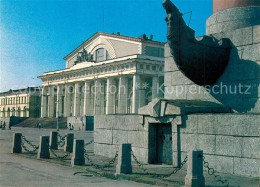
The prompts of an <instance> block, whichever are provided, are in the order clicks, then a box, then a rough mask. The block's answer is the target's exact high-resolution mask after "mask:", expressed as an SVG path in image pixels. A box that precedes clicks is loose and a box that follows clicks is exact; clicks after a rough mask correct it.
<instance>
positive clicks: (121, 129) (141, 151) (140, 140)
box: [94, 115, 148, 162]
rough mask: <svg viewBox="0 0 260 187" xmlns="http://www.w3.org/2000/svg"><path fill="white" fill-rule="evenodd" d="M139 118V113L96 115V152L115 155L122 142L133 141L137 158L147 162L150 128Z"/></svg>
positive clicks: (109, 155)
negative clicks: (140, 122)
mask: <svg viewBox="0 0 260 187" xmlns="http://www.w3.org/2000/svg"><path fill="white" fill-rule="evenodd" d="M138 120H139V116H138V115H97V116H95V119H94V123H95V128H94V153H95V154H97V155H103V156H108V157H114V156H115V153H116V151H117V150H118V148H119V145H120V144H122V143H131V144H132V149H133V152H134V154H135V155H136V156H137V158H138V159H140V161H142V162H147V159H148V130H146V129H145V128H144V127H143V126H142V125H141V124H139V122H138Z"/></svg>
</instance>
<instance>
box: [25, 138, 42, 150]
mask: <svg viewBox="0 0 260 187" xmlns="http://www.w3.org/2000/svg"><path fill="white" fill-rule="evenodd" d="M23 141H25V142H26V143H27V144H28V145H29V146H31V147H32V148H33V150H30V149H29V148H27V147H26V146H25V144H24V142H23ZM22 147H23V149H24V150H25V151H26V152H28V153H35V152H36V151H37V149H39V146H36V145H34V144H33V143H31V142H30V141H29V140H27V139H26V138H25V136H22Z"/></svg>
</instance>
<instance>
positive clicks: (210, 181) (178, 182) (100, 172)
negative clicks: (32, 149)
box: [0, 128, 260, 187]
mask: <svg viewBox="0 0 260 187" xmlns="http://www.w3.org/2000/svg"><path fill="white" fill-rule="evenodd" d="M13 132H22V133H23V135H24V136H25V137H26V138H27V139H29V140H30V141H32V142H33V143H34V144H36V145H38V142H39V136H40V135H48V134H49V132H50V130H47V129H40V130H39V129H31V128H13V129H12V130H11V131H9V130H6V131H1V130H0V147H1V149H0V154H1V153H2V151H3V150H4V151H3V152H4V153H6V152H10V149H11V142H12V133H13ZM66 132H68V130H61V131H60V132H59V133H60V134H61V135H64V134H65V133H66ZM70 132H73V133H74V134H75V138H78V139H84V140H85V143H86V142H90V141H91V140H93V132H82V131H81V132H79V131H70ZM86 150H87V153H88V154H89V155H90V158H91V160H93V162H94V163H95V164H99V165H104V164H107V163H108V162H109V161H110V160H111V158H106V157H102V156H97V155H94V154H93V143H92V144H89V145H87V146H86ZM56 153H57V155H58V156H63V155H65V153H64V151H63V150H61V149H60V150H58V151H56ZM10 155H11V154H9V155H8V156H9V157H10ZM11 157H12V158H16V159H17V160H18V161H19V159H21V160H23V159H26V160H27V162H29V161H28V159H31V161H32V162H35V163H37V164H38V165H42V167H40V166H37V172H36V174H34V175H37V173H38V174H41V172H42V171H45V172H47V171H49V170H52V168H55V169H56V168H57V167H58V165H57V164H59V165H62V166H59V167H64V169H60V170H59V171H57V172H53V173H54V174H55V175H54V176H52V175H48V177H53V178H55V177H56V178H57V179H58V178H61V177H58V176H57V175H58V174H59V175H67V178H66V177H65V178H64V179H63V180H62V181H59V183H58V182H57V185H59V184H63V183H67V181H69V182H70V183H71V184H74V182H75V181H78V183H81V180H82V181H86V182H87V183H91V185H92V182H91V181H92V180H94V181H96V182H97V181H100V183H97V184H95V186H99V185H101V186H103V185H106V186H107V184H108V185H110V183H109V181H105V180H108V179H105V178H100V177H99V178H97V177H90V176H93V175H94V176H105V177H108V178H115V177H114V173H115V164H116V163H114V164H113V165H112V166H111V167H108V168H105V169H96V168H94V167H92V166H90V164H89V162H87V161H86V165H85V166H76V167H75V168H73V169H72V168H71V167H70V157H68V158H66V159H63V160H58V159H56V158H55V157H54V155H52V154H51V159H42V160H41V161H39V160H35V159H36V154H25V153H23V154H22V155H21V154H19V155H18V154H16V155H15V156H14V155H11ZM6 159H7V158H6ZM1 160H2V156H1V158H0V173H1V168H4V167H11V166H12V162H10V165H9V164H8V163H9V161H8V159H7V160H6V161H5V162H3V161H1ZM42 161H44V162H42ZM18 163H21V161H20V162H18ZM43 163H44V164H43ZM37 164H36V165H37ZM209 164H210V163H209ZM24 167H25V166H24ZM59 167H58V168H59ZM20 168H23V166H21V167H20ZM25 168H26V167H25ZM144 168H145V169H146V170H147V171H148V172H149V173H156V174H169V173H171V172H172V171H173V170H174V168H172V167H171V166H169V165H144ZM55 169H54V170H55ZM21 171H22V170H21ZM33 171H34V170H32V171H31V172H33ZM63 172H64V173H63ZM10 173H11V172H9V174H10ZM73 174H74V175H73ZM218 174H219V173H218ZM185 175H186V165H184V167H183V168H182V169H181V170H179V171H178V172H177V173H176V174H173V175H171V176H170V177H168V178H163V179H161V178H158V177H155V176H152V175H147V174H144V171H143V170H142V169H140V168H139V167H138V165H137V164H136V163H135V162H134V161H133V174H132V175H121V176H119V178H121V179H126V180H133V181H137V182H141V183H138V186H141V185H143V184H142V183H148V184H155V185H163V186H165V185H170V186H183V185H184V178H185ZM220 175H221V176H222V178H223V179H226V180H228V181H229V183H230V186H241V187H243V186H244V187H259V186H260V180H259V179H255V178H248V177H240V176H234V175H227V174H220ZM83 176H85V177H83ZM86 176H89V177H87V178H86ZM204 176H205V181H206V186H209V187H213V186H214V187H217V186H223V185H221V183H219V182H216V180H215V179H214V177H212V176H209V175H208V173H207V171H204ZM74 177H75V178H74ZM78 177H79V179H78ZM1 179H2V176H1V175H0V186H1ZM77 179H78V180H77ZM28 180H29V181H30V178H28ZM38 181H41V182H46V181H44V180H43V181H42V179H41V180H38ZM73 181H74V182H73ZM103 181H105V182H103ZM7 182H8V181H7ZM106 182H107V184H106ZM113 182H114V183H115V184H117V185H119V186H121V185H124V186H125V185H126V186H127V185H129V186H131V185H134V184H131V183H129V184H128V183H127V184H126V182H125V183H124V182H123V181H122V180H120V181H119V180H117V181H113ZM114 183H111V185H112V186H115V184H114ZM6 184H8V183H6ZM6 184H5V183H4V185H6ZM75 184H76V183H75Z"/></svg>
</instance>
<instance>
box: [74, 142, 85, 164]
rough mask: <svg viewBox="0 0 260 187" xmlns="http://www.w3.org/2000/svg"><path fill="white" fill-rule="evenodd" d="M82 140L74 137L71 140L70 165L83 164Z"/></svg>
mask: <svg viewBox="0 0 260 187" xmlns="http://www.w3.org/2000/svg"><path fill="white" fill-rule="evenodd" d="M84 145H85V143H84V140H77V139H74V142H73V154H72V158H71V166H72V167H73V166H75V165H78V166H82V165H85V154H84Z"/></svg>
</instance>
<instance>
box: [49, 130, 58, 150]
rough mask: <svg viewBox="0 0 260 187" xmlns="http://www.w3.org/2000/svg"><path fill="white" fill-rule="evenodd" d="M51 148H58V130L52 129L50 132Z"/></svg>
mask: <svg viewBox="0 0 260 187" xmlns="http://www.w3.org/2000/svg"><path fill="white" fill-rule="evenodd" d="M50 149H54V150H58V132H57V131H51V133H50Z"/></svg>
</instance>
